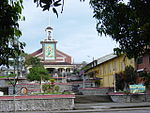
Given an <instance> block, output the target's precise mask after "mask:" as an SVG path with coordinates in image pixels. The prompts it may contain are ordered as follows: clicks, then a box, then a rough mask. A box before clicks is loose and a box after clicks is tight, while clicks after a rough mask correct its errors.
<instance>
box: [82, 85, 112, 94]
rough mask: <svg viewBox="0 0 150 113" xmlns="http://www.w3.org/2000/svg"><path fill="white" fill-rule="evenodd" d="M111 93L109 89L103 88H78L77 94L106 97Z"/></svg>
mask: <svg viewBox="0 0 150 113" xmlns="http://www.w3.org/2000/svg"><path fill="white" fill-rule="evenodd" d="M112 91H113V88H111V87H104V88H80V89H79V92H81V93H82V94H83V95H106V94H108V93H110V92H112Z"/></svg>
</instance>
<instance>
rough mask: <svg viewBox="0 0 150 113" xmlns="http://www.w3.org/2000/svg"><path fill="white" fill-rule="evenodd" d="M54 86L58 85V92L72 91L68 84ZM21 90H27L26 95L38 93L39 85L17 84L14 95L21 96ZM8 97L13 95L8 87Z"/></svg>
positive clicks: (11, 88) (11, 89)
mask: <svg viewBox="0 0 150 113" xmlns="http://www.w3.org/2000/svg"><path fill="white" fill-rule="evenodd" d="M55 85H58V86H59V87H60V89H59V92H63V91H65V90H68V91H71V89H72V86H71V84H68V83H55ZM22 88H27V90H28V95H30V94H32V93H38V92H40V84H39V83H28V84H17V85H16V94H18V95H22V94H21V89H22ZM9 95H13V87H12V86H10V87H9Z"/></svg>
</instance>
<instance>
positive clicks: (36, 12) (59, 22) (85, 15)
mask: <svg viewBox="0 0 150 113" xmlns="http://www.w3.org/2000/svg"><path fill="white" fill-rule="evenodd" d="M33 1H34V0H24V3H23V5H24V10H23V16H25V21H22V22H20V30H21V31H22V37H21V38H20V40H21V41H23V42H25V43H26V47H25V52H26V53H32V52H34V51H36V50H38V49H40V48H41V47H42V45H41V44H40V41H42V40H44V39H45V38H46V32H45V28H46V27H48V26H51V27H52V28H53V33H52V38H54V39H55V40H57V41H58V43H57V49H58V50H60V51H62V52H64V53H66V54H68V55H70V56H72V57H73V59H74V60H73V61H74V63H81V62H83V61H86V62H91V61H92V60H93V58H94V59H97V58H100V57H102V56H105V55H107V54H110V53H112V52H113V48H115V47H117V44H116V42H115V41H113V40H112V39H111V38H110V37H109V36H107V37H106V36H99V35H98V33H97V31H96V19H94V18H93V10H92V8H91V7H90V5H89V0H86V2H80V0H65V6H64V11H63V13H59V12H60V10H58V13H59V17H58V18H57V17H56V15H55V14H53V13H52V11H44V12H43V11H42V9H41V8H39V7H38V8H37V7H36V4H34V3H33Z"/></svg>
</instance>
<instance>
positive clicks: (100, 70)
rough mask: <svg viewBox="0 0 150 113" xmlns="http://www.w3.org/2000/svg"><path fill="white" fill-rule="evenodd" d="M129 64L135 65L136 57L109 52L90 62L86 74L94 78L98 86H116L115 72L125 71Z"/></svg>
mask: <svg viewBox="0 0 150 113" xmlns="http://www.w3.org/2000/svg"><path fill="white" fill-rule="evenodd" d="M129 65H131V66H133V67H135V62H134V59H128V58H127V57H126V56H124V55H121V56H117V55H114V54H109V55H106V56H104V57H101V58H99V59H97V60H94V61H93V62H91V63H90V64H88V65H87V68H88V69H87V71H86V76H88V78H93V81H95V83H96V84H97V85H99V86H98V87H114V82H115V73H119V72H122V71H124V70H125V67H126V66H129ZM98 81H99V83H98Z"/></svg>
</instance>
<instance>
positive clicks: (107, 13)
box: [90, 0, 150, 58]
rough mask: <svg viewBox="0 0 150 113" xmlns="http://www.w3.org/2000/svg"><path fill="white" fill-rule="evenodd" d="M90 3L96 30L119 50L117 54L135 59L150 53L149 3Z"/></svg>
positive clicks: (95, 0)
mask: <svg viewBox="0 0 150 113" xmlns="http://www.w3.org/2000/svg"><path fill="white" fill-rule="evenodd" d="M124 1H125V0H90V5H91V6H92V8H93V9H94V18H96V19H97V26H96V29H97V31H98V33H100V34H101V35H102V34H103V33H104V34H105V35H109V36H111V37H112V39H114V40H115V41H116V42H118V43H119V47H118V48H116V49H114V50H115V51H116V52H117V53H118V54H120V53H122V52H123V53H126V54H127V56H128V57H129V58H133V57H134V58H136V57H137V56H140V55H142V54H143V53H145V52H148V53H149V52H150V49H149V46H150V33H149V31H150V12H149V8H150V1H149V0H129V2H128V3H127V4H125V3H124Z"/></svg>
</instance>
